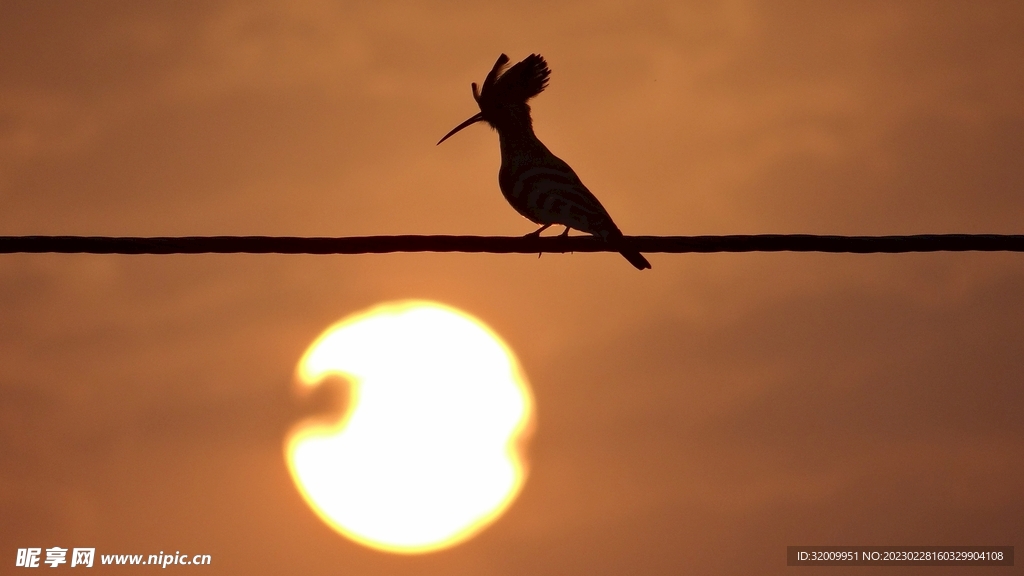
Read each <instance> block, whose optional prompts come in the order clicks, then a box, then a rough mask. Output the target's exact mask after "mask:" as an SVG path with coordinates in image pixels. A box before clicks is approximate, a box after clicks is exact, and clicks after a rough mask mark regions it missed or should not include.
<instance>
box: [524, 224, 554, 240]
mask: <svg viewBox="0 0 1024 576" xmlns="http://www.w3.org/2000/svg"><path fill="white" fill-rule="evenodd" d="M550 227H551V224H545V225H543V226H541V227H540V228H538V229H536V230H534V231H533V232H530V233H529V234H524V235H523V238H539V237H540V233H541V232H543V231H545V230H547V229H548V228H550Z"/></svg>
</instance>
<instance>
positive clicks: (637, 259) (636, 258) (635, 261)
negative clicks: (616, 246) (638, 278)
mask: <svg viewBox="0 0 1024 576" xmlns="http://www.w3.org/2000/svg"><path fill="white" fill-rule="evenodd" d="M619 254H622V255H623V256H624V257H625V258H626V260H629V263H630V264H632V265H633V266H635V267H636V269H637V270H644V269H647V268H650V267H651V263H650V262H648V261H647V258H644V255H643V254H641V253H639V252H636V251H632V252H619Z"/></svg>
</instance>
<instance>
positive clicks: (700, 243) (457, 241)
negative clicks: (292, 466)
mask: <svg viewBox="0 0 1024 576" xmlns="http://www.w3.org/2000/svg"><path fill="white" fill-rule="evenodd" d="M623 248H630V249H635V250H638V251H640V252H646V253H671V254H680V253H693V252H697V253H708V252H831V253H856V254H870V253H890V254H891V253H903V252H965V251H983V252H1024V235H1021V234H1013V235H1007V234H918V235H913V236H819V235H812V234H753V235H728V236H626V237H625V238H623V239H622V241H621V242H618V243H610V242H604V241H602V240H600V239H598V238H595V237H592V236H571V237H557V236H554V237H544V238H538V237H522V236H511V237H510V236H415V235H403V236H350V237H342V238H325V237H313V238H307V237H295V236H181V237H151V238H145V237H109V236H0V254H12V253H37V254H38V253H62V254H209V253H214V254H382V253H389V252H475V253H492V254H537V253H541V252H555V253H564V252H618V251H620V250H622V249H623Z"/></svg>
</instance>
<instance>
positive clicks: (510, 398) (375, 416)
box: [285, 301, 532, 553]
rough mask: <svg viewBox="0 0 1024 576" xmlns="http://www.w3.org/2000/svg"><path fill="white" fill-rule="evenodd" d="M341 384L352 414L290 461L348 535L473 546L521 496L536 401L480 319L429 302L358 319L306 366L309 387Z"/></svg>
mask: <svg viewBox="0 0 1024 576" xmlns="http://www.w3.org/2000/svg"><path fill="white" fill-rule="evenodd" d="M331 375H334V376H341V377H344V378H345V379H346V380H347V381H348V383H349V395H348V408H347V410H346V413H345V414H344V416H343V417H342V418H341V419H340V420H339V422H337V423H336V424H333V425H325V424H323V423H322V422H316V421H309V422H304V423H302V424H300V425H299V426H297V427H296V428H295V429H294V430H292V432H291V434H290V436H289V438H288V440H287V441H286V444H285V453H286V458H287V461H288V466H289V469H290V470H291V474H292V478H293V479H294V480H295V483H296V485H297V486H298V487H299V491H300V492H301V493H302V496H303V498H305V500H306V502H307V503H309V505H310V506H311V507H312V508H313V510H314V511H316V513H317V514H318V515H319V516H320V517H321V518H322V519H323V520H324V521H325V522H327V524H329V525H330V526H331V527H332V528H334V529H335V530H337V531H338V532H340V533H342V534H344V535H345V536H347V537H349V538H351V539H352V540H355V541H357V542H359V543H361V544H364V545H366V546H370V547H372V548H377V549H380V550H386V551H389V552H400V553H417V552H429V551H432V550H438V549H441V548H447V547H449V546H453V545H455V544H458V543H459V542H462V541H464V540H466V539H467V538H470V537H471V536H473V535H474V534H476V533H477V532H478V531H480V530H481V529H483V528H484V527H485V526H486V525H488V524H490V523H491V522H492V521H494V520H495V519H496V518H497V517H498V516H500V515H501V513H502V512H504V511H505V509H506V508H507V507H508V506H509V504H511V502H512V500H513V499H514V498H515V497H516V495H517V494H518V492H519V489H520V488H521V487H522V484H523V480H524V478H525V464H524V462H523V457H522V454H521V449H522V443H523V440H524V437H525V435H526V433H527V432H528V429H529V425H530V422H531V417H532V416H531V414H532V398H531V394H530V390H529V387H528V385H527V383H526V380H525V378H524V377H523V375H522V373H521V371H520V370H519V367H518V364H517V362H516V360H515V357H514V356H513V354H512V352H511V350H509V348H508V346H506V345H505V344H504V343H503V342H502V341H501V339H500V338H498V336H497V335H495V334H494V333H493V332H492V331H491V330H490V329H489V328H487V327H486V326H485V325H484V324H483V323H481V322H480V321H479V320H477V319H475V318H473V317H471V316H469V315H468V314H466V313H464V312H461V311H459V310H456V309H453V308H450V307H447V306H443V305H440V304H436V303H433V302H423V301H410V302H399V303H390V304H384V305H381V306H377V307H375V308H372V309H370V310H367V311H365V312H362V313H359V314H355V315H352V316H349V317H348V318H345V319H344V320H342V321H340V322H338V323H337V324H335V325H333V326H331V327H330V328H328V329H327V330H326V331H325V332H324V333H323V334H321V335H320V337H319V338H317V340H316V341H315V342H313V344H312V345H311V346H310V347H309V349H308V350H307V351H306V353H305V355H304V356H303V357H302V359H301V360H300V362H299V366H298V380H299V383H300V385H301V386H303V387H314V386H317V385H318V384H319V383H320V382H321V381H323V379H324V378H325V377H327V376H331Z"/></svg>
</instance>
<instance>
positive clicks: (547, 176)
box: [511, 166, 618, 236]
mask: <svg viewBox="0 0 1024 576" xmlns="http://www.w3.org/2000/svg"><path fill="white" fill-rule="evenodd" d="M511 195H512V197H513V198H516V199H518V201H519V203H520V206H522V207H523V208H525V209H526V210H527V211H528V212H529V216H528V217H531V219H534V220H535V221H538V222H543V223H554V224H562V225H565V226H570V227H572V228H575V229H577V230H581V231H583V232H588V233H590V234H597V235H599V236H606V235H607V233H611V234H614V233H615V232H617V231H618V228H617V227H616V226H615V224H614V223H613V222H612V219H611V216H609V215H608V211H607V210H605V209H604V206H602V205H601V202H599V201H598V199H597V197H595V196H594V195H593V194H592V193H591V192H590V190H588V189H587V187H586V186H584V185H583V183H582V182H581V181H580V179H579V177H578V176H576V173H575V172H573V171H572V169H571V168H568V166H566V167H565V169H561V168H555V167H552V166H532V167H530V168H527V169H526V170H523V171H522V172H521V173H519V174H518V177H517V178H516V179H515V182H514V184H513V185H512V190H511Z"/></svg>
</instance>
